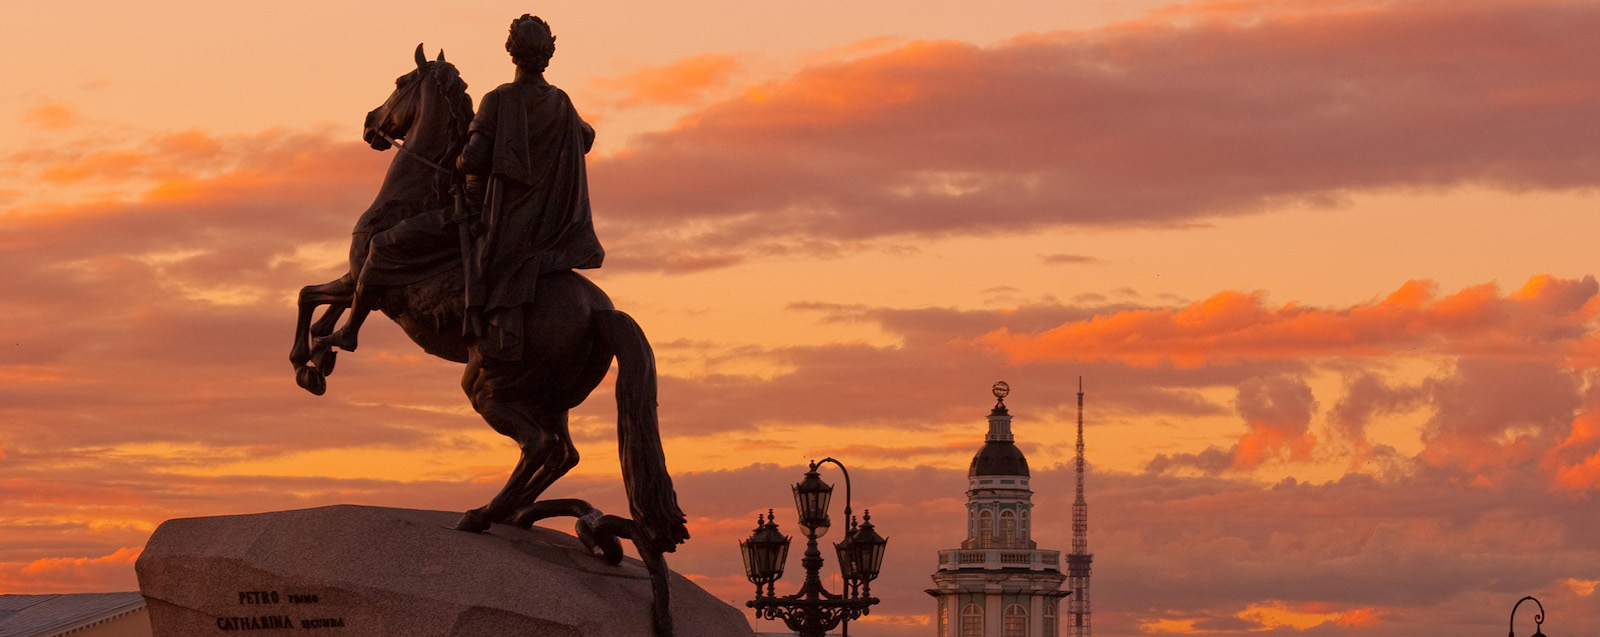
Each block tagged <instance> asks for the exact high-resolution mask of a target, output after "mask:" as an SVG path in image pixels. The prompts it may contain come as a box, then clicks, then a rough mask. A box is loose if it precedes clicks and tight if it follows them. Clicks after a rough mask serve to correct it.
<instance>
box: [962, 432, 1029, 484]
mask: <svg viewBox="0 0 1600 637" xmlns="http://www.w3.org/2000/svg"><path fill="white" fill-rule="evenodd" d="M1025 475H1028V459H1027V458H1024V457H1022V450H1021V449H1018V448H1017V445H1016V444H1015V443H1013V442H1010V441H1002V440H991V441H989V442H986V443H983V448H982V449H979V450H978V455H976V456H973V457H972V468H970V469H968V470H967V477H969V478H971V477H974V476H1025Z"/></svg>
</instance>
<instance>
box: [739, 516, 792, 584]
mask: <svg viewBox="0 0 1600 637" xmlns="http://www.w3.org/2000/svg"><path fill="white" fill-rule="evenodd" d="M767 516H768V517H767V518H766V519H765V520H763V519H762V517H761V516H759V515H758V516H756V529H755V531H753V532H751V533H750V539H748V540H745V541H742V542H740V543H739V552H740V553H742V554H743V555H744V572H745V577H748V578H749V579H750V583H752V584H755V585H756V594H757V595H760V594H761V587H762V586H767V587H769V588H770V587H771V585H772V583H773V582H776V581H778V578H780V577H783V563H784V562H785V561H786V560H788V558H789V538H788V536H785V535H784V534H782V533H779V532H778V524H777V523H776V522H774V521H773V516H772V511H771V510H770V509H769V510H767Z"/></svg>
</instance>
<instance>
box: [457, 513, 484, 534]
mask: <svg viewBox="0 0 1600 637" xmlns="http://www.w3.org/2000/svg"><path fill="white" fill-rule="evenodd" d="M456 530H457V531H466V532H468V533H482V532H484V531H487V530H489V517H488V516H487V515H484V513H483V510H482V509H473V510H471V511H468V512H466V513H463V514H461V521H460V522H457V523H456Z"/></svg>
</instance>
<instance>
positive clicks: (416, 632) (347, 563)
mask: <svg viewBox="0 0 1600 637" xmlns="http://www.w3.org/2000/svg"><path fill="white" fill-rule="evenodd" d="M459 516H460V514H458V513H447V512H443V511H414V510H408V509H385V508H377V507H363V506H347V505H346V506H331V507H323V508H317V509H304V510H299V511H278V512H272V513H260V514H254V515H232V516H220V517H210V518H186V519H177V520H169V521H167V522H166V523H165V524H162V525H161V527H160V528H158V529H156V532H155V534H154V535H152V536H151V538H150V542H149V544H148V545H147V546H146V547H145V550H144V554H143V555H142V556H140V558H139V561H138V563H137V564H136V570H137V572H138V575H139V588H140V592H142V593H143V594H144V596H145V599H146V601H147V602H148V604H149V612H150V623H151V625H152V627H153V629H154V633H155V637H196V636H203V635H235V634H240V633H248V634H284V633H290V634H306V633H307V632H309V633H311V634H326V635H329V636H340V637H358V636H359V637H369V636H370V637H479V636H484V637H489V636H493V637H524V636H526V637H647V636H648V635H650V598H651V591H650V577H649V574H648V573H646V572H645V568H644V565H643V564H642V563H640V562H639V561H638V560H634V559H631V558H629V559H624V561H623V562H622V564H620V565H617V566H611V565H608V564H606V563H605V562H604V561H602V560H601V559H599V558H597V557H594V556H593V555H591V554H590V553H589V552H588V551H587V550H585V549H584V547H583V545H582V544H580V543H579V542H578V541H577V540H576V539H574V538H573V537H571V536H569V535H566V534H563V533H560V532H557V531H551V530H549V529H542V528H534V529H532V530H523V529H517V528H512V527H506V526H500V525H495V526H494V527H493V528H492V529H490V531H489V532H488V533H483V534H475V533H463V532H461V531H456V530H454V529H452V528H450V527H452V526H453V525H454V524H455V522H456V520H457V518H459ZM668 559H669V560H670V559H671V554H668ZM671 591H672V605H671V606H672V616H673V622H674V626H675V628H676V635H677V637H739V636H741V635H742V636H751V635H753V634H754V633H753V632H752V631H751V629H750V626H749V624H748V623H747V622H746V621H745V619H744V616H743V615H742V614H741V613H740V612H739V611H738V610H737V609H735V608H734V607H732V606H729V605H728V604H726V603H723V602H722V601H720V600H718V599H716V598H715V597H712V596H711V594H710V593H707V592H706V591H704V590H703V589H701V588H700V587H698V586H695V585H694V584H693V583H691V582H690V581H688V580H687V579H684V578H683V577H682V576H681V575H678V574H676V573H674V574H673V575H672V585H671ZM258 631H264V632H258Z"/></svg>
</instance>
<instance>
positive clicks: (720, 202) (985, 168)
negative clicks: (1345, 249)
mask: <svg viewBox="0 0 1600 637" xmlns="http://www.w3.org/2000/svg"><path fill="white" fill-rule="evenodd" d="M1241 5H1242V6H1241ZM1206 6H1207V7H1220V9H1219V10H1217V11H1209V12H1208V11H1189V12H1187V13H1185V14H1183V15H1158V16H1156V17H1154V18H1152V19H1149V20H1145V21H1140V22H1134V23H1128V24H1124V25H1120V26H1117V27H1114V28H1106V29H1100V30H1094V31H1087V32H1074V33H1055V34H1042V35H1033V36H1027V37H1022V38H1018V39H1016V40H1013V41H1010V42H1006V43H1002V44H999V45H996V46H992V47H987V48H985V47H977V46H973V45H970V44H965V43H960V42H948V41H923V42H913V43H909V44H906V45H903V46H901V47H899V48H896V49H893V50H890V51H888V52H884V53H879V54H875V55H870V56H867V57H863V58H859V59H855V60H851V61H845V62H836V63H829V64H821V65H817V66H813V67H811V68H807V69H805V70H803V71H801V72H799V73H797V74H795V75H793V76H792V77H789V78H785V79H781V80H776V81H773V82H770V83H768V84H765V85H762V86H758V87H756V88H755V89H753V90H751V91H750V92H748V93H747V94H745V95H743V96H740V97H738V98H734V99H729V100H726V101H723V102H720V103H717V104H713V105H711V106H708V107H706V108H704V109H702V110H701V111H699V112H697V113H694V114H692V115H690V116H688V117H686V118H685V119H684V120H683V121H682V122H681V123H680V124H679V126H678V127H677V128H675V129H673V130H670V131H666V132H662V133H657V134H652V135H647V136H645V137H643V138H642V139H641V141H640V142H639V143H637V144H635V145H634V146H633V147H632V148H630V149H629V150H628V151H627V152H624V153H620V154H618V155H616V156H614V157H609V158H603V159H599V160H596V161H595V162H593V167H592V175H593V179H594V183H595V189H594V190H595V197H596V200H595V202H596V205H597V219H598V220H600V222H601V223H602V224H613V225H611V226H610V227H609V228H607V230H608V231H609V232H610V233H611V235H610V236H618V237H620V238H621V239H622V240H623V242H624V243H623V245H626V246H627V248H628V249H626V250H620V249H619V250H618V252H619V253H630V254H635V255H640V254H650V255H657V258H659V260H662V261H663V262H664V260H665V258H666V256H667V255H671V254H683V253H689V254H696V255H701V256H704V257H719V256H720V257H726V256H727V255H728V254H729V253H750V252H754V253H757V254H783V253H786V252H789V251H797V250H798V251H801V252H806V251H808V250H814V249H820V250H823V252H822V253H825V252H826V250H827V249H829V248H830V247H831V248H832V249H837V248H838V247H839V246H840V245H843V244H848V243H849V242H850V241H853V240H859V239H863V238H872V237H881V236H886V235H899V234H917V235H942V234H984V233H993V232H1011V231H1017V230H1020V229H1025V228H1032V227H1039V226H1050V225H1127V224H1170V223H1184V222H1187V221H1190V220H1193V219H1196V218H1205V217H1212V216H1217V215H1235V214H1249V213H1252V212H1256V211H1260V210H1263V209H1266V208H1270V207H1273V206H1278V205H1281V204H1284V203H1291V202H1297V203H1307V202H1309V203H1311V204H1314V205H1328V204H1331V203H1335V202H1337V201H1338V200H1339V199H1340V198H1342V197H1343V196H1344V195H1345V194H1346V193H1348V192H1351V191H1361V190H1384V189H1393V188H1412V187H1451V186H1457V185H1465V184H1477V185H1489V186H1491V187H1499V188H1510V189H1528V188H1534V189H1556V190H1560V189H1575V188H1588V187H1593V186H1594V185H1595V180H1594V175H1596V174H1600V173H1597V172H1596V170H1595V167H1596V166H1597V165H1600V151H1597V150H1596V149H1597V148H1600V133H1597V132H1595V129H1594V127H1593V126H1590V125H1589V122H1590V120H1591V119H1592V113H1593V111H1594V108H1595V104H1596V100H1597V99H1600V80H1597V79H1596V78H1600V61H1597V60H1600V42H1597V41H1596V40H1595V39H1594V38H1592V37H1590V34H1591V33H1593V32H1594V31H1596V29H1600V12H1596V11H1595V10H1594V8H1593V6H1592V5H1589V4H1587V3H1579V2H1538V3H1526V2H1513V1H1509V0H1496V1H1493V2H1475V3H1446V2H1406V3H1382V4H1361V5H1357V6H1352V5H1349V4H1340V5H1326V4H1315V5H1313V4H1308V3H1302V4H1297V5H1294V7H1295V8H1294V10H1284V11H1277V10H1273V11H1266V10H1260V7H1261V5H1259V4H1257V3H1237V4H1223V5H1215V4H1211V5H1206ZM985 211H991V212H985ZM997 211H1004V212H1003V214H1001V213H999V212H997ZM685 222H693V223H694V224H695V225H694V227H695V228H696V230H695V232H694V233H693V234H690V235H688V236H683V235H675V234H674V233H673V232H672V229H673V228H677V227H679V224H682V223H685ZM650 229H656V230H659V232H656V231H655V230H650ZM647 230H649V232H647ZM636 232H637V233H644V234H634V233H636ZM624 235H626V236H624ZM647 237H648V238H647ZM662 237H665V238H671V239H673V241H672V242H671V243H670V244H668V245H669V246H670V247H665V246H663V245H661V244H659V242H657V240H658V239H659V238H662ZM791 237H792V238H795V239H793V240H788V239H787V238H791ZM801 237H803V238H805V239H799V238H801ZM807 239H809V240H810V243H809V244H808V243H807V241H806V240H807ZM819 239H820V240H821V241H820V242H818V241H817V240H819Z"/></svg>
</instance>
